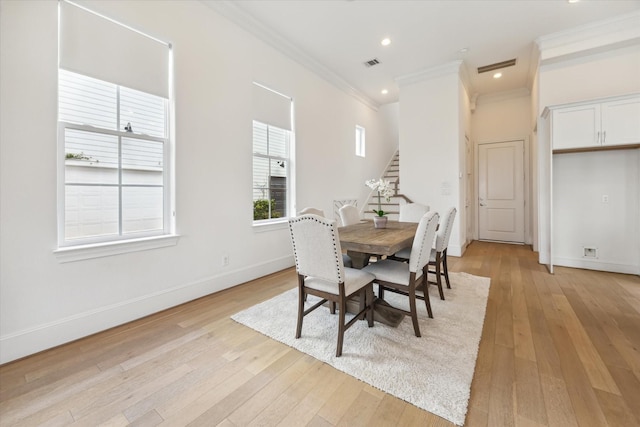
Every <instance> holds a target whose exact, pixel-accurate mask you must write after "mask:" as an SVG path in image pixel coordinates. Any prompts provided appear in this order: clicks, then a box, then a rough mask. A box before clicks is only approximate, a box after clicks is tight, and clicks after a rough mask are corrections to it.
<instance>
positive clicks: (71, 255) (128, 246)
mask: <svg viewBox="0 0 640 427" xmlns="http://www.w3.org/2000/svg"><path fill="white" fill-rule="evenodd" d="M179 238H180V236H178V235H175V234H171V235H167V236H158V237H147V238H143V239H132V240H126V241H119V242H108V243H97V244H92V245H82V246H72V247H65V248H58V249H56V250H54V251H53V253H54V255H55V256H56V258H58V262H61V263H65V262H73V261H82V260H85V259H92V258H102V257H107V256H112V255H120V254H126V253H129V252H139V251H146V250H149V249H157V248H164V247H167V246H175V245H177V244H178V239H179Z"/></svg>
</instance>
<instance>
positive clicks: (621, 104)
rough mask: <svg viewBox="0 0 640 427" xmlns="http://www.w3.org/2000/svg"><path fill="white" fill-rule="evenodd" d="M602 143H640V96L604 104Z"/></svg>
mask: <svg viewBox="0 0 640 427" xmlns="http://www.w3.org/2000/svg"><path fill="white" fill-rule="evenodd" d="M601 109H602V144H603V145H624V144H638V143H640V98H631V99H624V100H620V101H611V102H605V103H603V104H602V107H601Z"/></svg>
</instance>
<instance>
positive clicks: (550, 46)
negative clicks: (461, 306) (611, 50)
mask: <svg viewBox="0 0 640 427" xmlns="http://www.w3.org/2000/svg"><path fill="white" fill-rule="evenodd" d="M536 44H537V45H538V47H539V49H540V63H541V64H546V63H549V62H553V61H554V60H560V59H565V58H566V57H570V56H576V55H578V56H579V55H580V54H583V53H589V52H592V51H594V50H598V49H602V48H604V47H611V46H615V45H619V46H625V45H629V44H632V45H633V44H640V10H638V11H634V12H632V13H628V14H625V15H621V16H617V17H614V18H611V19H607V20H603V21H600V22H597V23H592V24H587V25H582V26H579V27H575V28H572V29H570V30H566V31H560V32H557V33H553V34H549V35H546V36H541V37H538V38H537V39H536Z"/></svg>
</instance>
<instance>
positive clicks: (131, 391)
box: [0, 242, 640, 427]
mask: <svg viewBox="0 0 640 427" xmlns="http://www.w3.org/2000/svg"><path fill="white" fill-rule="evenodd" d="M449 269H450V270H451V271H465V272H468V273H471V274H475V275H480V276H489V277H491V290H490V293H489V300H488V303H487V313H486V319H485V324H484V329H483V333H482V340H481V342H480V350H479V355H478V360H477V365H476V370H475V375H474V379H473V383H472V389H471V399H470V402H469V412H468V414H467V421H466V425H468V426H491V427H493V426H525V427H529V426H561V427H567V426H598V427H601V426H624V427H627V426H638V425H640V278H639V277H638V276H630V275H622V274H612V273H602V272H592V271H584V270H577V269H569V268H557V272H556V274H555V275H550V274H548V273H547V272H546V270H545V268H544V267H543V266H540V265H539V264H538V263H537V254H535V253H533V252H531V249H530V248H529V247H526V246H514V245H501V244H494V243H482V242H474V243H473V244H471V245H470V247H469V248H468V250H467V252H466V254H465V255H464V257H462V258H454V257H450V262H449ZM294 286H295V274H294V271H293V270H286V271H283V272H280V273H276V274H273V275H270V276H268V277H265V278H262V279H259V280H256V281H253V282H251V283H247V284H244V285H241V286H238V287H236V288H233V289H229V290H226V291H224V292H220V293H218V294H215V295H210V296H207V297H205V298H201V299H199V300H197V301H193V302H190V303H188V304H184V305H181V306H179V307H176V308H173V309H170V310H167V311H164V312H162V313H158V314H156V315H153V316H150V317H147V318H145V319H142V320H139V321H136V322H133V323H130V324H127V325H124V326H121V327H118V328H115V329H112V330H109V331H107V332H104V333H101V334H98V335H95V336H91V337H88V338H86V339H83V340H80V341H77V342H74V343H71V344H68V345H65V346H62V347H59V348H56V349H53V350H49V351H46V352H44V353H41V354H38V355H35V356H32V357H29V358H27V359H24V360H20V361H17V362H13V363H10V364H7V365H4V366H2V367H0V425H2V426H22V425H24V426H36V425H37V426H40V425H52V426H53V425H82V426H96V425H110V426H117V425H136V426H151V425H157V424H163V425H186V424H192V425H205V426H216V425H220V426H245V425H251V426H259V425H264V426H273V425H284V426H305V425H308V426H333V425H341V426H395V425H402V426H405V425H406V426H409V425H415V426H430V425H433V426H450V425H452V424H450V423H449V422H447V421H445V420H443V419H441V418H438V417H437V416H435V415H432V414H429V413H427V412H425V411H422V410H420V409H417V408H416V407H414V406H412V405H410V404H407V403H405V402H403V401H401V400H398V399H396V398H394V397H392V396H390V395H387V394H385V393H382V392H380V391H379V390H376V389H374V388H373V387H370V386H368V385H366V384H364V383H362V382H360V381H358V380H356V379H354V378H352V377H350V376H348V375H346V374H343V373H341V372H338V371H337V370H335V369H333V368H332V367H330V366H328V365H326V364H323V363H321V362H318V361H317V360H314V359H313V358H311V357H309V356H307V355H305V354H303V353H299V352H298V351H296V350H293V349H291V348H289V347H287V346H285V345H283V344H280V343H278V342H275V341H272V340H270V339H268V338H266V337H264V336H262V335H260V334H259V333H257V332H254V331H252V330H250V329H248V328H246V327H244V326H242V325H239V324H237V323H235V322H234V321H232V320H230V319H229V316H230V315H231V314H233V313H235V312H237V311H239V310H241V309H243V308H246V307H249V306H251V305H253V304H255V303H257V302H259V301H262V300H265V299H268V298H270V297H272V296H274V295H276V294H278V293H280V292H282V291H284V290H286V289H289V288H292V287H294ZM434 291H435V289H434ZM445 292H446V291H445ZM435 294H436V293H434V295H435ZM405 321H408V319H407V320H405ZM345 339H346V340H348V339H349V332H348V331H347V334H346V337H345Z"/></svg>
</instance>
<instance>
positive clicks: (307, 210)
mask: <svg viewBox="0 0 640 427" xmlns="http://www.w3.org/2000/svg"><path fill="white" fill-rule="evenodd" d="M307 214H313V215H318V216H322V217H324V211H323V210H322V209H318V208H311V207H307V208H304V209H302V210H301V211H300V212H299V213H298V215H307Z"/></svg>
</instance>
